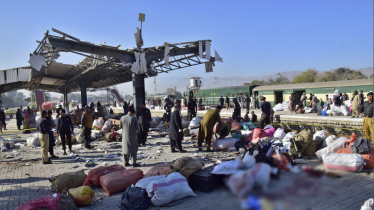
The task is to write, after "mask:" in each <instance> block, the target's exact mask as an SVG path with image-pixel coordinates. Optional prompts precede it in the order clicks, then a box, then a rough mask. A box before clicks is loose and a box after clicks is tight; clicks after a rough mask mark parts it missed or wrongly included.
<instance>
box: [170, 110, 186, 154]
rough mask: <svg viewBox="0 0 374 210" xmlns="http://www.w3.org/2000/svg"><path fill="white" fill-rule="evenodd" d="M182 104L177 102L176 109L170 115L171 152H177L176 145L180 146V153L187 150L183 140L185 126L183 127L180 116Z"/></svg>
mask: <svg viewBox="0 0 374 210" xmlns="http://www.w3.org/2000/svg"><path fill="white" fill-rule="evenodd" d="M180 111H181V105H180V104H176V105H175V107H174V111H173V112H172V113H171V116H170V123H169V140H170V147H171V152H172V153H174V152H177V151H176V150H175V147H178V150H179V152H180V153H185V152H187V151H186V150H184V149H182V140H183V127H182V120H181V116H180Z"/></svg>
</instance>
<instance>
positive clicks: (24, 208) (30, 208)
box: [17, 193, 60, 210]
mask: <svg viewBox="0 0 374 210" xmlns="http://www.w3.org/2000/svg"><path fill="white" fill-rule="evenodd" d="M59 199H60V193H57V196H56V197H53V196H52V195H46V196H43V197H40V198H35V199H33V200H31V201H29V202H27V203H23V204H21V205H20V206H19V207H18V208H17V210H34V209H38V208H43V207H44V208H48V209H50V210H58V207H57V202H58V200H59Z"/></svg>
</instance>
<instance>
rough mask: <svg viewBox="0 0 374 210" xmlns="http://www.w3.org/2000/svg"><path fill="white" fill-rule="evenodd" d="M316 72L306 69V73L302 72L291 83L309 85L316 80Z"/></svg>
mask: <svg viewBox="0 0 374 210" xmlns="http://www.w3.org/2000/svg"><path fill="white" fill-rule="evenodd" d="M317 74H318V71H316V70H315V69H307V70H306V71H304V72H302V73H301V74H300V75H298V76H296V77H295V78H293V80H292V83H294V84H296V83H311V82H315V81H316V79H317Z"/></svg>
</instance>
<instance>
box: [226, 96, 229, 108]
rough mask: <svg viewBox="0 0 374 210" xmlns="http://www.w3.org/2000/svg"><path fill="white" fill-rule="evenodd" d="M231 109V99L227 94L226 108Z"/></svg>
mask: <svg viewBox="0 0 374 210" xmlns="http://www.w3.org/2000/svg"><path fill="white" fill-rule="evenodd" d="M229 109H230V99H229V97H228V96H226V110H229Z"/></svg>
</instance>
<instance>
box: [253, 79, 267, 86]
mask: <svg viewBox="0 0 374 210" xmlns="http://www.w3.org/2000/svg"><path fill="white" fill-rule="evenodd" d="M265 83H266V82H265V81H264V80H257V79H255V80H253V81H252V82H250V83H249V85H265Z"/></svg>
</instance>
